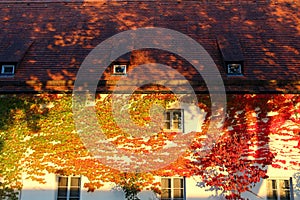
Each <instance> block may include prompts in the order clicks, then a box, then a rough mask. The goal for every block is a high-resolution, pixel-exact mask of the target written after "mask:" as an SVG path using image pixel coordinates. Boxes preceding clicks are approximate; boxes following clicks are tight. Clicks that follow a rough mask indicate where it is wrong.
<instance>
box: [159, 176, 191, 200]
mask: <svg viewBox="0 0 300 200" xmlns="http://www.w3.org/2000/svg"><path fill="white" fill-rule="evenodd" d="M163 179H168V180H171V187H168V188H163V187H162V185H161V191H162V192H163V189H166V190H171V194H170V195H171V197H168V198H162V195H160V199H161V200H185V199H186V179H185V177H180V176H174V177H161V178H160V181H161V184H162V180H163ZM174 179H182V180H183V186H182V187H179V188H177V187H176V188H175V187H174ZM175 190H183V191H182V195H183V197H180V198H175V197H174V193H175V192H174V191H175Z"/></svg>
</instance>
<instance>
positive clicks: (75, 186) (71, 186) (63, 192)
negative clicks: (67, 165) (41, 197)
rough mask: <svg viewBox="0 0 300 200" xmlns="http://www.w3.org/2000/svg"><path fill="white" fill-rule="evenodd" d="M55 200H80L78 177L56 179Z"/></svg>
mask: <svg viewBox="0 0 300 200" xmlns="http://www.w3.org/2000/svg"><path fill="white" fill-rule="evenodd" d="M57 200H80V177H67V176H60V177H58V191H57Z"/></svg>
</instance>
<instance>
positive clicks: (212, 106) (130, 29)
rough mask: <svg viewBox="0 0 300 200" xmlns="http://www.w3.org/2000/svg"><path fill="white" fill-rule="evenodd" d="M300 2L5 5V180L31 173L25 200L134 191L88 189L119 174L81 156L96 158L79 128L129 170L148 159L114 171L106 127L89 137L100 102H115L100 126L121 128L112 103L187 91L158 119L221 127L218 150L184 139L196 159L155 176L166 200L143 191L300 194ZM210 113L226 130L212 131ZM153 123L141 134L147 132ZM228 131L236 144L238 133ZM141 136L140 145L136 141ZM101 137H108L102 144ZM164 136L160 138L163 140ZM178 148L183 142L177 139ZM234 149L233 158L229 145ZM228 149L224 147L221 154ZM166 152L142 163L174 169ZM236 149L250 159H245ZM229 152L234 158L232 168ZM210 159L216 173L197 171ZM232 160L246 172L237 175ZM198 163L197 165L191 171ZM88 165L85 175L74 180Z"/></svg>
mask: <svg viewBox="0 0 300 200" xmlns="http://www.w3.org/2000/svg"><path fill="white" fill-rule="evenodd" d="M299 8H300V4H299V2H298V1H296V0H295V1H293V0H277V1H275V0H274V1H273V0H270V1H262V0H257V1H246V0H232V1H224V2H219V1H217V0H212V1H203V0H201V1H171V0H167V1H143V0H141V1H138V0H134V1H92V0H86V1H83V0H82V1H81V0H74V1H67V0H52V1H48V0H47V1H34V0H26V1H12V0H4V1H1V2H0V10H1V12H0V19H1V23H0V28H1V30H2V31H1V33H0V34H1V42H0V47H1V48H0V66H1V70H0V94H1V98H0V101H1V104H2V107H1V110H2V111H1V116H2V117H1V123H0V131H1V132H0V133H1V135H0V136H1V138H0V139H1V140H0V144H1V145H0V147H1V149H2V150H1V151H2V152H1V154H2V155H1V161H2V163H3V164H2V165H1V167H2V169H3V170H1V171H0V172H1V176H2V178H3V179H5V178H6V179H9V180H13V181H15V179H18V180H17V181H16V182H18V184H21V185H22V189H21V190H20V192H19V195H18V196H19V199H20V200H40V199H44V200H93V199H109V200H110V199H111V200H114V199H116V200H120V199H125V195H124V192H123V191H122V189H121V187H120V185H118V184H116V182H114V180H113V178H111V177H106V176H105V177H103V182H102V183H103V185H102V186H101V187H100V188H99V189H96V190H93V191H92V190H91V188H89V187H86V186H87V185H88V184H89V183H90V181H91V180H92V178H93V177H92V175H93V174H94V173H95V174H98V173H100V174H101V173H102V172H101V170H103V171H105V170H107V169H106V168H103V169H102V168H101V170H98V169H94V168H93V167H92V165H91V166H89V162H83V164H82V163H81V164H80V163H78V162H79V161H78V160H76V158H74V155H78V157H85V158H87V157H88V156H87V155H86V154H85V152H84V151H83V150H82V148H81V146H82V143H80V144H78V141H79V140H73V139H74V134H75V133H76V134H75V135H77V134H78V135H79V136H80V139H81V140H80V141H82V142H83V143H84V145H85V147H86V148H87V149H88V150H89V151H90V152H92V153H93V154H94V155H97V156H98V157H100V158H101V159H102V160H103V159H104V163H105V164H107V165H109V166H110V167H112V168H117V169H118V170H120V169H132V168H130V167H132V163H134V162H129V163H130V164H128V165H127V162H120V163H121V164H120V163H119V165H114V163H115V162H114V160H113V161H112V160H111V159H110V160H109V159H107V157H109V158H111V157H110V156H111V154H107V152H108V151H106V153H105V154H101V153H100V154H99V152H100V151H99V149H100V150H103V149H105V147H107V149H109V148H110V146H109V145H108V143H106V142H107V140H106V141H102V139H103V138H101V137H99V138H98V136H97V134H98V132H97V133H96V132H95V133H94V132H93V131H94V129H88V128H87V129H84V131H85V132H89V133H91V134H90V135H87V136H85V135H82V134H80V132H82V130H83V128H86V124H89V123H92V122H94V121H93V119H92V117H91V116H93V112H94V110H92V112H91V113H92V114H91V113H90V108H91V107H94V106H95V105H100V107H101V109H102V110H101V109H100V110H96V113H97V115H98V117H99V116H100V118H101V120H100V121H102V122H100V123H102V124H101V125H102V127H105V128H103V129H105V130H106V129H107V130H110V131H111V127H112V126H111V124H109V123H110V121H106V120H107V119H108V118H110V117H111V115H110V114H105V113H106V112H104V111H106V110H105V109H106V107H105V106H104V105H106V104H104V103H105V101H103V99H105V98H107V97H109V96H110V95H116V96H113V97H114V98H115V99H118V97H117V95H119V94H123V95H124V94H130V95H131V94H133V93H134V94H137V95H141V98H144V97H145V96H146V97H147V95H151V94H155V95H156V94H158V93H159V94H165V95H171V96H172V95H173V94H175V95H177V96H179V98H177V99H176V100H173V99H172V97H170V96H168V97H163V98H167V99H168V103H167V104H164V106H165V107H164V109H165V110H164V114H163V115H161V116H160V115H157V121H158V122H160V123H161V124H160V127H159V128H161V130H164V131H166V132H167V133H172V132H182V133H184V134H185V133H193V132H199V133H201V132H204V131H205V130H206V131H207V130H208V132H210V131H211V132H213V133H218V134H217V136H215V135H207V136H206V137H205V136H204V137H203V138H205V139H204V140H203V141H204V143H203V144H204V145H203V146H202V147H201V148H202V150H203V149H206V150H205V152H206V154H200V153H199V154H197V151H198V150H199V149H201V148H200V147H199V148H198V147H195V144H194V143H192V142H190V140H192V139H191V138H188V137H187V138H188V139H185V138H181V139H182V141H181V140H178V141H177V142H180V141H181V142H182V143H184V142H186V141H188V142H186V143H184V144H183V145H185V146H184V148H181V150H185V148H187V149H189V145H190V146H193V148H194V149H193V150H194V153H193V154H191V155H192V159H191V160H192V162H191V163H190V165H188V166H187V167H186V168H184V167H183V168H184V169H182V168H180V169H179V170H178V171H180V170H181V171H180V172H179V173H177V174H176V173H173V174H172V173H171V174H170V173H169V174H167V173H166V174H165V175H162V174H159V173H157V174H156V175H155V176H154V178H155V180H154V181H155V182H158V183H160V184H159V188H160V194H156V193H154V192H152V191H151V190H145V191H143V192H140V193H139V194H138V196H139V198H140V199H142V200H144V199H145V200H150V199H151V200H152V199H161V200H196V199H197V200H198V199H199V200H201V199H224V198H225V196H226V195H228V194H229V193H230V192H229V193H228V191H227V193H222V188H223V189H224V187H225V186H226V183H228V185H229V186H228V187H227V186H226V187H227V188H234V187H233V186H232V184H237V186H236V188H235V189H232V190H235V191H237V190H238V189H239V188H241V187H242V185H243V183H244V185H251V184H250V183H252V182H257V183H256V184H253V185H252V186H251V189H247V191H246V192H243V193H242V194H241V196H242V197H243V198H245V199H251V200H252V199H268V200H283V199H285V200H298V199H299V200H300V118H299V112H300V95H299V89H300V83H299V77H300V76H299V71H300V52H299V47H300V42H299V41H300V40H299V39H300V25H299V24H300V23H299V22H300V15H299V13H300V12H299ZM82 94H84V95H83V96H82ZM81 97H84V99H83V100H82V101H81V99H80V98H81ZM156 97H157V96H156ZM158 97H160V96H158ZM77 98H78V99H77ZM158 99H159V98H158ZM160 100H161V99H159V100H157V101H158V104H159V105H162V103H161V101H160ZM163 100H165V99H163ZM72 103H73V104H72ZM76 103H78V104H76ZM82 103H83V104H82ZM143 103H144V105H145V104H146V103H148V101H146V100H144V101H143ZM133 104H134V103H131V104H129V105H127V106H128V107H130V106H132V105H133ZM195 104H197V105H198V106H196V108H195ZM147 105H148V104H147ZM81 106H83V107H84V112H82V110H81V108H82V107H81ZM116 106H117V107H116V108H115V109H116V110H115V112H116V113H118V112H117V111H120V113H121V114H120V116H117V115H113V117H115V118H114V119H117V120H115V121H118V120H119V121H120V124H118V126H120V127H121V128H122V127H123V128H124V127H125V128H127V125H128V124H127V123H129V122H128V121H127V119H128V118H132V116H126V117H123V115H122V114H124V113H122V112H121V111H122V109H123V108H124V107H126V106H124V105H123V102H121V105H120V104H116ZM118 106H121V108H119V107H118ZM224 107H225V108H224ZM155 108H156V107H154V108H153V110H154V109H155ZM139 109H142V110H143V109H144V107H142V108H139ZM133 110H134V109H133ZM134 111H136V110H134ZM145 112H146V111H144V112H141V113H135V114H133V115H134V116H139V117H141V118H143V119H142V121H143V122H145V121H146V122H148V121H149V120H150V118H155V117H156V114H155V112H154V111H153V112H154V114H151V112H152V110H150V111H149V110H147V112H149V113H150V117H149V114H148V115H145V116H144V115H143V114H144V113H145ZM103 113H104V114H103ZM76 117H77V118H76ZM159 117H161V118H159ZM223 118H224V119H223ZM124 119H125V123H124V124H121V122H122V123H123V122H124ZM155 119H156V118H155ZM207 119H209V120H211V123H210V124H214V123H216V124H215V126H214V125H209V126H208V127H206V126H205V125H203V124H204V123H205V122H206V121H207ZM73 120H74V121H75V123H74V121H73ZM76 120H77V121H76ZM122 120H123V121H122ZM134 120H135V118H134V119H133V121H134ZM147 120H148V121H147ZM213 120H216V121H213ZM218 120H219V121H218ZM135 122H137V123H138V122H139V121H135ZM130 123H131V121H130ZM220 123H221V124H220ZM80 124H81V125H80ZM82 124H83V125H82ZM103 124H104V125H106V124H107V127H106V126H103ZM149 124H150V125H151V123H149ZM149 124H148V125H149ZM150 125H149V126H150ZM223 125H224V126H223ZM90 127H93V126H90ZM153 127H154V128H155V127H156V126H153ZM125 128H124V129H125ZM129 128H130V127H129ZM151 128H152V127H151ZM206 128H207V129H206ZM130 130H131V129H130ZM148 130H149V129H141V130H138V131H137V132H136V133H135V132H132V134H133V135H134V134H136V135H134V136H135V137H137V136H140V135H144V134H146V132H147V131H148ZM151 130H152V129H151ZM112 134H115V132H114V133H112ZM227 134H228V135H230V137H229V139H228V140H227V139H224V138H226V135H227ZM55 135H57V136H55ZM236 135H240V136H236ZM249 135H251V137H250V136H249ZM235 137H236V138H239V139H240V138H248V137H249V141H246V143H243V142H245V141H244V140H245V139H240V140H241V141H239V139H236V140H235ZM16 138H17V139H16ZM95 138H96V139H95ZM200 138H202V137H200ZM210 138H211V139H213V140H214V141H211V140H209V139H210ZM220 138H221V139H220ZM222 138H223V139H222ZM75 139H76V138H75ZM121 139H124V138H122V137H121V136H116V135H113V136H111V138H109V141H114V142H116V144H118V145H122V144H120V143H118V141H121ZM131 139H132V140H131V142H133V141H134V137H133V138H131ZM95 140H97V142H98V143H96V144H94V143H90V142H94V141H95ZM98 140H99V141H98ZM218 140H221V142H218ZM237 140H238V142H240V143H238V144H243V145H246V146H247V144H249V145H248V146H249V147H246V149H245V148H244V149H243V148H234V145H233V146H232V147H230V141H235V142H236V141H237ZM45 141H48V142H45ZM122 141H123V140H122ZM124 141H125V140H124ZM154 141H155V144H159V139H157V140H154ZM183 141H184V142H183ZM133 143H134V142H133ZM196 143H197V142H196ZM2 144H3V145H2ZM155 144H154V146H155ZM165 144H168V145H169V146H168V145H167V146H168V148H170V149H172V148H173V147H174V146H172V145H174V144H175V143H172V142H169V143H165ZM80 145H81V146H80ZM93 145H95V146H93ZM134 145H136V143H135V144H134ZM145 145H146V144H145ZM152 145H153V144H152ZM222 145H223V146H225V147H224V148H225V149H226V151H227V152H226V151H225V152H224V151H222V152H221V151H219V150H220V149H222V148H221V146H222ZM62 146H65V148H62ZM175 146H176V145H175ZM226 146H227V148H226ZM72 147H74V148H73V149H72ZM214 147H216V149H217V150H215V153H210V152H209V151H208V150H212V151H213V149H214ZM217 147H218V148H217ZM102 148H103V149H102ZM139 148H140V147H139ZM24 149H26V150H24ZM140 149H142V150H141V151H144V150H145V149H146V148H145V149H143V146H142V147H141V148H140ZM174 149H175V150H174ZM174 149H172V152H171V153H174V154H171V155H170V156H168V157H169V158H171V160H172V159H173V157H174V159H173V160H172V161H175V160H176V158H177V157H179V156H178V155H179V154H176V151H178V152H180V148H177V149H176V148H175V147H174ZM207 149H208V150H207ZM23 150H24V151H23ZM39 150H40V151H39ZM48 150H49V151H48ZM109 150H111V149H109ZM146 150H147V149H146ZM146 150H145V152H146ZM202 150H201V151H202ZM51 152H52V153H51ZM74 152H75V153H74ZM169 153H170V152H169ZM222 153H224V154H222ZM227 154H229V155H227ZM69 155H72V156H73V157H71V156H69ZM112 155H118V153H115V154H112ZM130 155H131V154H130ZM130 155H129V154H126V156H127V157H128V158H129V159H133V160H134V158H136V157H138V156H137V155H136V154H134V155H136V157H135V156H133V157H130ZM138 155H139V154H138ZM163 155H164V154H163V153H161V154H154V156H153V155H152V156H153V157H150V158H151V159H149V158H147V159H146V162H144V164H140V163H138V162H137V163H135V164H136V166H138V168H139V169H140V170H145V171H147V169H151V170H155V169H157V168H158V167H159V166H161V162H160V161H158V162H154V161H156V159H155V156H157V158H159V159H163V158H164V159H166V160H167V158H165V157H163ZM199 155H201V156H199ZM235 155H239V157H237V158H238V160H236V161H234V158H236V156H235ZM126 156H125V157H126ZM139 156H140V155H139ZM197 156H199V157H197ZM224 156H229V157H231V158H232V159H229V160H228V162H227V161H226V159H227V157H226V158H225V157H224ZM32 157H34V158H35V159H31V158H32ZM219 157H221V159H219V160H218V159H216V161H212V159H214V158H219ZM22 158H24V159H22ZM138 158H142V159H145V158H144V157H142V156H140V157H138ZM202 158H209V160H208V161H204V160H203V159H202ZM64 159H65V160H64ZM68 159H70V160H72V162H71V161H70V162H68ZM118 159H120V157H119V158H118ZM159 159H158V160H159ZM222 159H223V161H224V162H223V163H222V162H221V164H222V166H221V164H220V160H222ZM88 160H92V159H91V158H90V157H88ZM73 161H74V163H73ZM75 161H76V162H75ZM123 161H124V160H123ZM197 161H198V162H201V163H202V164H201V166H202V167H199V168H198V167H197V166H196V167H195V163H197ZM240 161H241V162H240ZM93 162H94V164H95V163H97V161H93ZM165 162H166V163H167V164H168V163H169V162H171V161H169V160H168V161H165ZM242 162H244V163H242ZM158 163H160V164H158ZM226 163H227V166H226V167H225V165H226ZM228 163H229V164H228ZM97 164H98V163H97ZM64 165H66V166H67V167H64ZM228 165H231V166H237V167H241V166H243V168H239V169H240V171H241V170H242V174H241V173H239V172H236V171H234V167H232V168H230V166H228ZM24 166H25V167H24ZM28 166H30V168H31V169H27V168H26V167H28ZM93 166H94V165H93ZM216 166H217V167H218V169H217V170H215V171H213V170H212V169H214V167H216ZM256 166H260V168H256ZM85 167H86V169H88V168H90V169H91V168H93V170H91V171H89V170H85ZM101 167H102V166H101ZM223 168H226V169H227V170H229V169H232V171H228V174H225V175H224V173H223V171H222V170H223ZM10 169H11V170H10ZM19 169H20V170H21V171H22V170H23V172H22V173H21V175H20V176H19V175H17V173H16V174H14V173H12V171H13V172H15V171H17V170H19ZM37 169H39V170H40V171H39V170H38V171H37ZM189 169H193V170H194V172H195V173H194V174H193V175H191V174H188V175H186V174H185V173H186V171H189ZM252 169H253V170H252ZM76 170H82V171H79V172H84V173H81V174H80V173H79V174H72V173H73V172H74V171H76ZM254 170H257V171H255V173H254V172H253V171H254ZM264 170H265V171H266V175H267V176H265V175H264V174H263V173H264V172H263V171H264ZM125 171H126V170H125ZM203 171H207V172H208V171H209V172H210V173H212V172H213V173H215V176H216V177H217V179H216V181H212V180H211V179H210V178H211V177H213V176H214V175H211V176H205V173H203ZM225 171H226V170H225ZM251 171H252V172H251ZM66 172H69V173H66ZM231 173H234V174H235V175H236V176H237V177H239V179H241V178H240V177H242V176H244V179H245V182H243V181H242V180H240V181H234V180H232V179H231V177H232V176H231ZM243 173H245V175H244V174H243ZM205 177H207V180H205ZM255 177H257V180H255ZM218 178H219V179H218ZM221 180H222V181H221ZM206 181H207V182H209V183H210V184H211V185H208V184H207V182H206ZM226 181H227V182H226ZM218 182H220V183H221V185H218V184H217V183H218ZM249 182H250V183H249ZM239 184H241V185H239ZM233 193H234V191H233ZM228 198H229V197H228ZM231 199H238V198H237V197H236V198H235V197H232V198H231Z"/></svg>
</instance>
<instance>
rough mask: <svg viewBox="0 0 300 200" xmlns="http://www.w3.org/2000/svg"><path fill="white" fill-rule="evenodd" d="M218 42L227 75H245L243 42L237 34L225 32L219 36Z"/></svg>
mask: <svg viewBox="0 0 300 200" xmlns="http://www.w3.org/2000/svg"><path fill="white" fill-rule="evenodd" d="M217 42H218V47H219V50H220V53H221V56H222V60H223V63H224V67H225V71H226V73H227V75H229V76H236V75H243V72H244V69H243V67H244V66H243V64H244V57H243V52H242V47H241V44H240V42H239V40H238V38H237V37H236V36H235V34H232V33H224V34H223V35H220V36H219V37H218V38H217Z"/></svg>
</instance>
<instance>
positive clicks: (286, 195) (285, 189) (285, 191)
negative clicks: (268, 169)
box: [279, 180, 290, 200]
mask: <svg viewBox="0 0 300 200" xmlns="http://www.w3.org/2000/svg"><path fill="white" fill-rule="evenodd" d="M279 194H280V199H282V200H289V199H290V184H289V180H280V181H279Z"/></svg>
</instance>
